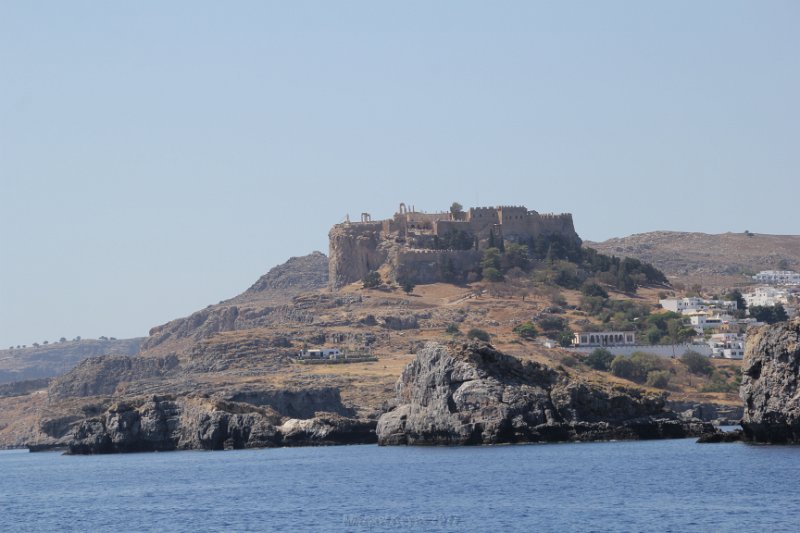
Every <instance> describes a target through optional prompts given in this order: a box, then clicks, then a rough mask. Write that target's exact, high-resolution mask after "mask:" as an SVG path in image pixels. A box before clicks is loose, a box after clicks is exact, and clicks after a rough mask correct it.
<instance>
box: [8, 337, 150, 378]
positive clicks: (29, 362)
mask: <svg viewBox="0 0 800 533" xmlns="http://www.w3.org/2000/svg"><path fill="white" fill-rule="evenodd" d="M142 341H144V339H143V338H135V339H113V340H112V339H82V340H79V341H78V340H74V341H65V342H54V343H53V344H45V345H42V346H38V347H27V348H15V349H13V350H0V383H11V382H13V381H23V380H29V379H39V378H50V377H55V376H59V375H61V374H63V373H64V372H67V371H68V370H70V369H72V368H73V367H74V366H75V365H77V364H78V363H79V362H81V361H83V360H84V359H86V358H87V357H93V356H96V355H136V354H137V353H139V347H140V346H141V344H142Z"/></svg>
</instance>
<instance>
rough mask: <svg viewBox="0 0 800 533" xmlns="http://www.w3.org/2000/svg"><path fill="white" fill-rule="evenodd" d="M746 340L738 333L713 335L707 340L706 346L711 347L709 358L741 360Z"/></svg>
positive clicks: (745, 337) (744, 336)
mask: <svg viewBox="0 0 800 533" xmlns="http://www.w3.org/2000/svg"><path fill="white" fill-rule="evenodd" d="M746 340H747V336H746V335H742V334H739V333H715V334H713V335H711V338H710V339H708V345H709V346H711V356H712V357H723V358H725V359H742V358H743V357H744V345H745V342H746Z"/></svg>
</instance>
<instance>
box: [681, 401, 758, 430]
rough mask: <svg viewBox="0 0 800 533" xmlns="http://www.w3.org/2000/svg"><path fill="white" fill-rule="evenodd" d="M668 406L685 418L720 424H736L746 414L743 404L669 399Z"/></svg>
mask: <svg viewBox="0 0 800 533" xmlns="http://www.w3.org/2000/svg"><path fill="white" fill-rule="evenodd" d="M667 408H668V409H670V410H671V411H675V412H676V413H678V414H679V415H680V416H681V417H683V418H699V419H700V420H702V421H703V422H712V423H714V425H719V426H733V425H736V424H738V423H739V422H740V421H741V419H742V416H744V408H743V407H742V406H741V405H721V404H715V403H707V402H704V403H699V402H681V401H668V402H667Z"/></svg>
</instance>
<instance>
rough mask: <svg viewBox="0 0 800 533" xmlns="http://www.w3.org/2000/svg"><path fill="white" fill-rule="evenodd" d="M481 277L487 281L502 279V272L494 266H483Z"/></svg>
mask: <svg viewBox="0 0 800 533" xmlns="http://www.w3.org/2000/svg"><path fill="white" fill-rule="evenodd" d="M482 273H483V278H484V279H485V280H487V281H495V282H497V281H503V274H502V272H500V271H499V270H497V269H496V268H494V267H484V268H483V270H482Z"/></svg>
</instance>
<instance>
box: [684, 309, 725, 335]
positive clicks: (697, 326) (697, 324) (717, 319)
mask: <svg viewBox="0 0 800 533" xmlns="http://www.w3.org/2000/svg"><path fill="white" fill-rule="evenodd" d="M684 314H686V315H687V316H688V317H689V323H690V324H691V326H692V327H693V328H694V330H695V331H696V332H697V333H703V331H704V330H706V329H711V328H718V327H720V326H724V325H727V324H729V323H730V321H731V320H733V317H732V316H730V315H720V314H719V313H715V312H714V311H691V312H688V313H684Z"/></svg>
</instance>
